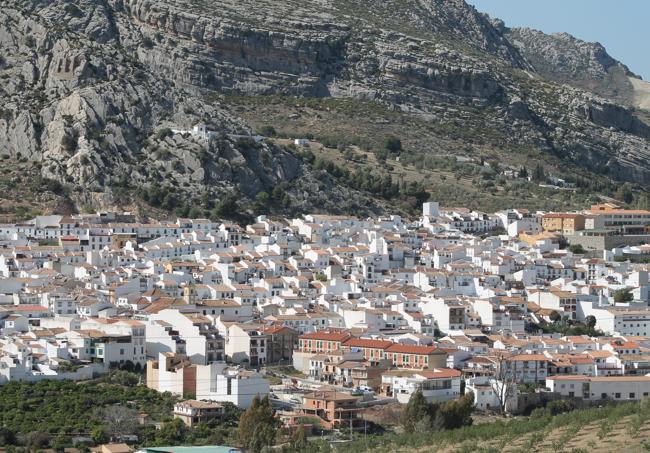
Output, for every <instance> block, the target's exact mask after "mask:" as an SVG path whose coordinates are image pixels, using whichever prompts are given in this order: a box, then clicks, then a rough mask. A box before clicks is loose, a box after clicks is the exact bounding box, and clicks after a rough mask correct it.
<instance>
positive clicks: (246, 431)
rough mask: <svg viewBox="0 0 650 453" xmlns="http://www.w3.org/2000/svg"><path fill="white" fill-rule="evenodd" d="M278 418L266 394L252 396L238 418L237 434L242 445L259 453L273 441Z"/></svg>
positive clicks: (252, 451) (253, 452)
mask: <svg viewBox="0 0 650 453" xmlns="http://www.w3.org/2000/svg"><path fill="white" fill-rule="evenodd" d="M277 429H278V420H277V419H276V418H275V416H274V414H273V407H272V406H271V401H270V400H269V397H268V395H267V396H265V397H264V398H260V397H259V395H257V396H255V398H253V403H252V404H251V407H249V408H248V409H246V411H245V412H244V413H243V414H242V416H241V418H240V419H239V428H238V432H237V434H238V436H239V441H240V442H241V444H242V446H243V447H244V448H245V449H246V450H247V451H249V452H251V453H260V452H261V451H262V449H264V448H265V447H270V446H272V445H273V444H274V443H275V436H276V433H277Z"/></svg>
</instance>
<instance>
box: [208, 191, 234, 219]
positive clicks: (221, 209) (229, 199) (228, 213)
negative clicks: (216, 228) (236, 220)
mask: <svg viewBox="0 0 650 453" xmlns="http://www.w3.org/2000/svg"><path fill="white" fill-rule="evenodd" d="M238 209H239V207H238V206H237V198H235V196H234V195H233V194H228V195H226V196H224V197H223V198H222V199H221V200H220V201H219V203H217V206H216V207H215V208H214V210H213V211H212V217H213V219H224V218H226V219H231V218H233V217H236V216H237V213H238V212H237V211H238Z"/></svg>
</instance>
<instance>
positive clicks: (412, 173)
mask: <svg viewBox="0 0 650 453" xmlns="http://www.w3.org/2000/svg"><path fill="white" fill-rule="evenodd" d="M227 100H228V102H230V103H232V104H234V106H235V107H234V111H235V113H237V114H238V115H240V116H241V117H243V118H244V119H245V120H246V121H248V122H249V123H250V124H251V125H252V126H253V128H254V129H258V130H259V129H260V128H261V127H262V126H265V125H272V126H273V127H274V128H275V129H276V131H277V132H278V133H279V134H280V135H282V136H288V137H304V136H306V135H309V134H311V135H313V136H314V137H315V138H316V139H317V140H320V141H322V142H325V143H331V142H341V143H346V144H355V145H360V146H357V147H355V148H354V150H355V154H356V155H357V156H358V157H362V158H361V159H358V158H357V159H354V160H349V159H346V158H345V157H344V156H343V153H342V152H340V151H339V150H336V149H333V148H324V147H322V146H312V152H314V153H315V154H316V155H321V156H324V157H326V158H328V159H330V160H333V161H335V162H336V163H337V164H338V165H339V166H342V167H346V168H363V167H368V168H370V169H372V170H373V171H375V172H377V173H384V172H390V173H391V176H392V177H393V180H394V181H401V180H404V181H407V182H409V181H419V182H423V183H424V185H425V188H426V189H427V190H428V191H429V192H430V193H431V194H432V198H434V199H437V200H440V201H441V202H442V203H443V204H446V205H463V206H469V207H473V208H481V209H484V210H494V209H501V208H505V207H512V206H517V207H527V208H531V209H570V208H578V207H583V206H585V205H586V204H587V203H590V202H593V201H595V200H596V199H595V198H594V197H593V196H591V195H590V194H586V193H571V192H567V191H558V190H553V189H544V188H540V187H538V186H537V185H536V184H532V183H527V182H524V181H522V180H508V181H501V182H502V184H499V183H498V181H497V183H496V184H494V186H489V184H485V182H486V181H484V180H483V178H482V177H481V175H478V174H477V171H478V170H477V165H476V164H477V163H478V162H480V160H481V159H483V160H485V161H495V162H498V163H499V164H500V165H501V166H503V167H504V168H511V169H519V168H521V167H522V166H526V167H527V168H528V170H529V171H531V170H532V166H533V165H534V163H535V162H542V163H543V165H544V166H545V168H546V169H547V171H548V173H549V174H556V175H561V174H563V173H564V172H567V171H568V172H571V173H573V174H580V175H583V176H584V177H588V178H590V177H592V175H590V174H588V173H586V172H584V171H581V170H578V169H576V168H571V167H565V168H561V167H560V166H559V164H558V161H557V160H555V159H553V157H552V156H549V155H548V154H542V153H540V152H538V151H535V150H532V149H529V148H525V147H515V146H509V145H506V144H505V143H506V137H503V136H501V135H500V133H499V131H495V130H491V129H482V128H481V127H480V125H475V124H476V122H468V123H466V124H460V123H458V124H455V123H453V122H449V123H445V124H443V123H440V122H436V121H426V120H424V119H421V118H418V117H415V116H413V115H410V114H405V113H401V112H395V111H391V110H389V109H388V108H386V107H385V106H383V105H381V104H378V103H375V102H363V101H358V100H351V99H331V98H330V99H297V98H291V97H280V96H270V97H269V96H259V97H228V98H227ZM455 108H456V109H459V108H458V107H455ZM461 113H462V114H463V115H468V116H474V117H475V116H476V115H477V113H476V112H474V111H472V110H471V109H469V108H468V109H467V110H466V111H464V112H461ZM387 135H395V136H397V137H399V138H400V139H401V140H402V142H403V146H404V149H405V150H406V155H405V156H403V157H402V158H401V161H400V162H395V161H390V162H389V166H386V165H384V164H382V163H380V162H377V160H376V159H375V157H374V154H373V153H372V152H368V151H367V150H369V149H377V148H379V147H380V146H381V142H382V141H383V140H384V138H385V137H386V136H387ZM284 143H286V142H284ZM364 150H365V151H364ZM364 155H365V157H364ZM454 155H460V156H465V157H467V158H470V159H473V161H474V162H475V163H474V164H462V163H458V164H456V163H454V162H453V158H451V157H450V156H454ZM506 163H507V164H506ZM423 167H424V168H423Z"/></svg>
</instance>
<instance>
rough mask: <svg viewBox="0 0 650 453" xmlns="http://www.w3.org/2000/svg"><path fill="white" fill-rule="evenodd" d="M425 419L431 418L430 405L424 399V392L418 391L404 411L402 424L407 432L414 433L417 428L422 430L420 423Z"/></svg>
mask: <svg viewBox="0 0 650 453" xmlns="http://www.w3.org/2000/svg"><path fill="white" fill-rule="evenodd" d="M425 417H429V403H427V400H426V399H425V398H424V395H423V394H422V390H418V391H417V392H415V393H413V394H412V395H411V398H409V402H408V404H407V405H406V407H405V408H404V410H403V411H402V415H401V419H400V423H401V425H402V428H404V431H405V432H407V433H412V432H414V431H415V430H416V427H420V428H421V426H419V425H418V422H419V421H420V420H422V419H424V418H425Z"/></svg>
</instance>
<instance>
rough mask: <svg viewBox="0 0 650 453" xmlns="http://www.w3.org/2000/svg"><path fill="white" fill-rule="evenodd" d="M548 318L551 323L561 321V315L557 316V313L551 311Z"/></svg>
mask: <svg viewBox="0 0 650 453" xmlns="http://www.w3.org/2000/svg"><path fill="white" fill-rule="evenodd" d="M549 318H551V321H553V322H560V321H561V320H562V315H561V314H559V313H558V312H557V311H552V312H551V314H550V315H549Z"/></svg>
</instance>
